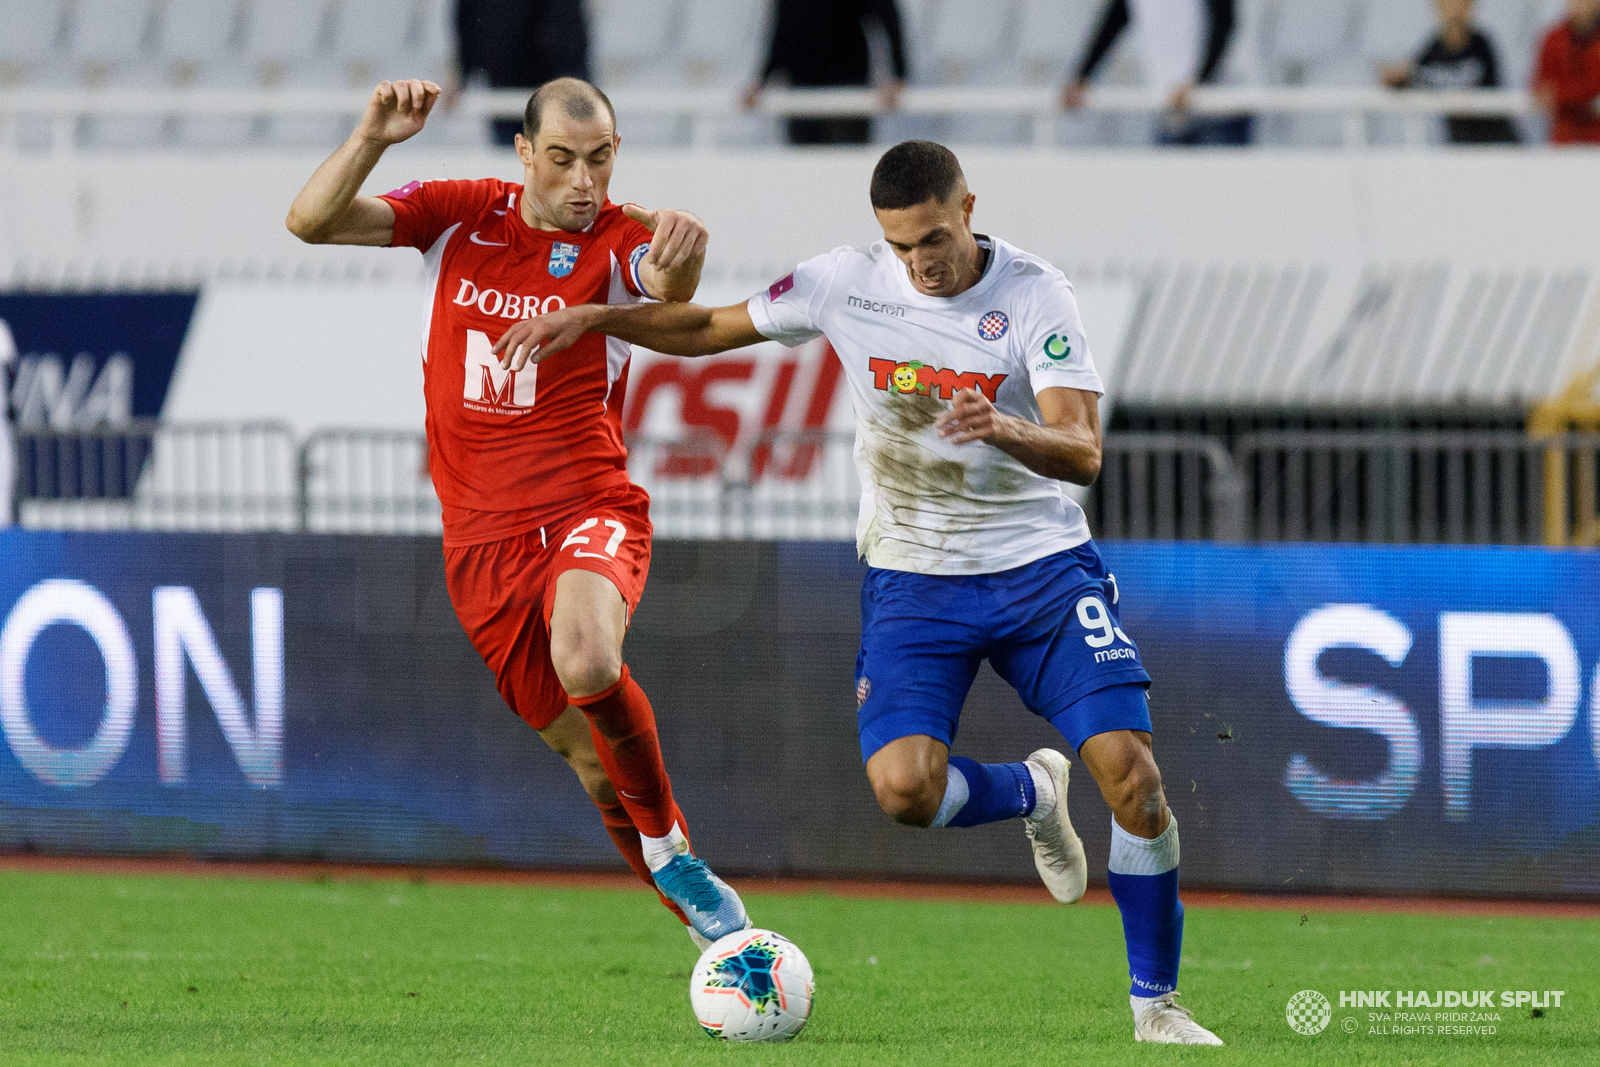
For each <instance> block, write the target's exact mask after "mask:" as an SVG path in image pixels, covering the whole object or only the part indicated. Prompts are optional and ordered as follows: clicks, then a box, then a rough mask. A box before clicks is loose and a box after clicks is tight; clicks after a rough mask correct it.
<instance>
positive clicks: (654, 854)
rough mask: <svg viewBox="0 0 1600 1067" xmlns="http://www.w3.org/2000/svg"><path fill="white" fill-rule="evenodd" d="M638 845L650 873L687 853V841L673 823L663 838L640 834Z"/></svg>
mask: <svg viewBox="0 0 1600 1067" xmlns="http://www.w3.org/2000/svg"><path fill="white" fill-rule="evenodd" d="M639 843H640V845H642V846H643V847H644V862H645V864H646V865H647V866H648V867H649V868H650V870H651V872H652V873H653V872H655V871H659V870H660V869H661V868H663V867H665V866H666V865H667V864H669V863H671V862H672V861H673V860H674V859H676V858H677V857H679V856H682V855H687V854H688V852H689V839H688V838H687V837H685V836H684V834H683V831H682V830H680V829H679V828H678V824H677V823H673V824H672V829H670V830H668V831H667V833H666V835H665V836H663V837H650V836H648V835H647V834H643V833H641V834H640V835H639Z"/></svg>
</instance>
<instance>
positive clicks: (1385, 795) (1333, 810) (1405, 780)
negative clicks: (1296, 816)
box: [1283, 604, 1422, 819]
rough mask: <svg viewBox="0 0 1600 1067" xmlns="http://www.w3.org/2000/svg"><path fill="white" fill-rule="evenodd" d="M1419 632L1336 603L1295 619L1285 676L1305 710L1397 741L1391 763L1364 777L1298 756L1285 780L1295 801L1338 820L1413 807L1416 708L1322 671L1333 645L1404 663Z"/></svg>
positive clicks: (1329, 722) (1418, 740) (1418, 738)
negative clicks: (1338, 774) (1334, 773)
mask: <svg viewBox="0 0 1600 1067" xmlns="http://www.w3.org/2000/svg"><path fill="white" fill-rule="evenodd" d="M1411 641H1412V638H1411V630H1410V629H1409V628H1408V627H1407V626H1406V625H1405V623H1403V622H1401V621H1400V620H1399V619H1397V618H1395V617H1394V616H1393V615H1390V614H1389V613H1388V612H1385V611H1379V610H1378V609H1377V608H1373V607H1369V606H1367V605H1366V604H1330V605H1328V606H1326V607H1322V608H1318V609H1317V610H1316V611H1313V612H1311V613H1310V614H1308V615H1306V616H1305V617H1304V618H1303V619H1301V620H1300V621H1299V622H1298V623H1297V624H1295V628H1294V632H1293V633H1291V634H1290V635H1289V640H1288V642H1287V643H1286V644H1285V646H1284V652H1283V681H1284V687H1285V688H1286V689H1287V690H1288V692H1289V699H1290V700H1292V701H1294V705H1295V707H1296V708H1298V709H1299V710H1300V714H1302V715H1304V716H1305V717H1306V718H1308V719H1310V720H1311V721H1313V722H1320V723H1322V724H1323V725H1325V726H1337V727H1341V728H1343V729H1346V730H1370V731H1371V732H1372V733H1375V734H1378V735H1379V736H1380V737H1382V738H1383V739H1384V740H1385V741H1387V742H1388V743H1389V762H1388V765H1387V766H1386V767H1385V768H1384V769H1383V771H1382V772H1381V773H1379V774H1378V775H1377V776H1376V777H1374V778H1371V779H1368V780H1367V781H1364V782H1350V781H1340V780H1337V779H1334V778H1331V777H1329V776H1328V775H1326V774H1324V773H1322V772H1321V771H1319V770H1317V769H1316V768H1315V767H1314V766H1312V764H1311V760H1310V759H1309V758H1308V757H1307V756H1305V755H1302V754H1299V753H1296V754H1295V755H1293V756H1290V757H1289V766H1288V767H1287V768H1286V769H1285V771H1284V774H1283V784H1284V786H1285V787H1287V788H1288V790H1289V792H1290V793H1292V794H1293V795H1294V797H1295V799H1297V800H1299V801H1300V803H1302V804H1304V805H1305V806H1306V807H1307V808H1310V809H1311V810H1312V811H1314V812H1316V813H1317V814H1319V815H1325V816H1327V817H1328V818H1330V819H1382V818H1386V817H1387V816H1389V815H1392V814H1393V813H1394V812H1396V811H1399V810H1400V809H1401V808H1402V807H1404V806H1405V803H1406V800H1407V799H1408V798H1409V797H1410V796H1411V793H1412V791H1413V790H1414V789H1416V787H1417V772H1418V771H1419V770H1420V769H1421V767H1422V735H1421V733H1420V732H1419V731H1418V729H1417V720H1416V718H1415V717H1414V716H1413V715H1412V714H1411V709H1410V708H1408V707H1406V705H1405V704H1404V703H1403V702H1402V701H1401V700H1400V699H1399V698H1397V697H1395V696H1393V695H1391V694H1389V693H1385V692H1383V691H1382V690H1380V689H1374V688H1372V687H1371V686H1365V685H1349V684H1347V683H1344V682H1336V681H1334V680H1332V679H1330V678H1328V677H1327V676H1326V675H1324V674H1323V673H1322V672H1321V671H1320V670H1318V669H1317V660H1318V659H1319V658H1321V656H1322V654H1323V653H1324V652H1326V651H1328V650H1329V649H1332V648H1360V649H1366V650H1368V651H1371V652H1376V653H1377V654H1378V655H1379V656H1382V657H1383V659H1384V661H1385V662H1387V663H1388V664H1389V665H1390V666H1393V667H1398V666H1399V665H1400V664H1401V663H1403V662H1404V661H1405V658H1406V656H1407V655H1408V654H1409V653H1410V651H1411Z"/></svg>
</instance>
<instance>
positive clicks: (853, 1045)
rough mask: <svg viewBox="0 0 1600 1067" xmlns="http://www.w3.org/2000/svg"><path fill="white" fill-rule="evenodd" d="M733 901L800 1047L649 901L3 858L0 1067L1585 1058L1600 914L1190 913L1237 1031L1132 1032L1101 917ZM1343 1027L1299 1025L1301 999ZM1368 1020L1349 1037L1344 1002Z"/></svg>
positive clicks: (958, 906)
mask: <svg viewBox="0 0 1600 1067" xmlns="http://www.w3.org/2000/svg"><path fill="white" fill-rule="evenodd" d="M746 900H747V902H748V903H749V905H750V910H751V914H752V915H753V917H754V918H755V920H756V922H757V923H758V924H759V925H762V926H767V927H771V928H773V929H776V930H779V931H781V932H782V933H784V934H786V935H788V936H789V937H791V938H793V939H794V940H795V941H796V942H797V943H798V944H800V946H801V947H802V948H804V949H805V950H806V952H807V954H808V955H809V956H810V958H811V961H812V964H813V965H814V967H815V969H816V974H817V983H818V992H817V1006H816V1011H815V1014H814V1015H813V1017H812V1020H811V1024H810V1026H809V1027H807V1029H806V1031H805V1033H803V1034H802V1035H801V1036H800V1038H799V1039H798V1040H797V1041H795V1042H794V1043H793V1044H791V1045H787V1046H751V1045H744V1046H735V1045H724V1044H722V1043H719V1042H714V1041H712V1040H711V1039H709V1038H707V1037H706V1036H705V1035H704V1034H703V1033H701V1031H700V1029H699V1027H698V1026H696V1025H695V1021H694V1018H693V1016H692V1014H691V1013H690V1010H689V1004H688V995H687V984H688V983H687V978H688V972H689V970H690V968H691V967H692V966H693V964H694V960H695V952H694V949H693V947H692V946H691V945H690V943H689V939H688V938H687V937H686V936H684V934H683V933H682V932H681V930H680V929H678V928H677V927H676V924H674V923H672V922H671V921H670V920H669V918H668V917H667V916H666V914H665V913H664V912H663V911H662V910H661V909H660V907H659V906H658V905H656V904H655V903H654V902H653V899H652V898H651V897H649V896H647V895H646V894H645V893H643V892H623V891H607V890H555V889H547V888H534V887H519V886H472V885H454V884H415V883H411V882H402V881H384V880H376V881H360V880H357V881H314V882H304V881H302V882H295V881H272V880H266V879H253V878H245V879H222V878H209V877H208V878H184V877H164V876H143V875H141V876H131V877H124V876H115V877H113V876H106V875H93V874H64V873H63V874H57V873H51V874H37V873H20V872H0V920H3V921H0V1062H3V1063H5V1064H8V1065H17V1064H88V1063H94V1064H119V1065H121V1064H297V1065H299V1064H341V1065H353V1064H382V1065H385V1067H390V1065H395V1064H454V1063H491V1064H561V1065H572V1064H590V1063H593V1064H608V1065H610V1064H696V1065H698V1064H719V1065H720V1064H788V1063H795V1064H806V1065H808V1067H809V1065H832V1064H840V1065H845V1064H848V1065H860V1064H963V1065H967V1064H973V1065H987V1064H996V1065H1006V1067H1017V1065H1026V1064H1043V1063H1059V1064H1072V1063H1090V1064H1120V1063H1140V1064H1147V1063H1173V1062H1183V1063H1189V1062H1205V1063H1218V1064H1251V1065H1254V1064H1279V1063H1281V1064H1296V1065H1300V1064H1346V1063H1351V1064H1354V1063H1371V1064H1432V1063H1449V1064H1456V1063H1466V1064H1478V1063H1483V1064H1488V1063H1495V1064H1501V1063H1529V1064H1562V1063H1592V1062H1594V1060H1593V1056H1594V1050H1595V1049H1596V1047H1600V1018H1597V1015H1596V1008H1597V1004H1600V924H1597V923H1594V922H1589V921H1584V920H1573V919H1548V918H1514V919H1513V918H1492V919H1491V918H1463V917H1461V916H1417V915H1393V914H1370V913H1362V914H1348V913H1339V912H1333V911H1318V912H1314V913H1310V914H1307V915H1305V916H1304V917H1302V915H1301V914H1299V913H1295V912H1285V911H1268V910H1261V911H1252V910H1201V909H1198V908H1191V909H1190V910H1189V913H1188V920H1187V929H1186V940H1185V945H1184V976H1183V980H1182V989H1183V992H1184V1000H1185V1002H1186V1003H1189V1004H1191V1005H1192V1006H1193V1008H1194V1009H1195V1012H1196V1015H1197V1017H1198V1018H1199V1019H1200V1020H1201V1021H1202V1022H1204V1023H1206V1024H1207V1025H1209V1026H1211V1027H1212V1028H1213V1029H1215V1030H1216V1031H1218V1033H1220V1034H1221V1035H1222V1037H1223V1038H1224V1040H1226V1041H1227V1042H1228V1043H1229V1044H1228V1047H1227V1048H1223V1049H1183V1048H1160V1047H1153V1046H1147V1045H1136V1044H1134V1042H1133V1039H1132V1027H1131V1023H1130V1021H1129V1014H1128V1008H1127V999H1126V994H1127V980H1126V978H1125V977H1124V972H1125V964H1124V959H1123V950H1122V937H1121V927H1120V920H1119V919H1118V916H1117V912H1116V910H1115V909H1114V908H1111V907H1106V906H1081V905H1080V906H1078V907H1073V908H1060V907H1048V906H1029V905H1005V904H976V903H939V902H927V901H917V902H906V901H892V900H881V899H853V898H843V897H838V896H833V895H827V894H823V893H814V894H807V895H786V896H762V895H759V894H748V895H747V896H746ZM1308 988H1309V989H1316V990H1319V991H1321V992H1322V993H1324V994H1325V995H1329V996H1330V997H1331V999H1332V1000H1333V1003H1334V1005H1335V1007H1334V1012H1333V1025H1331V1026H1329V1027H1328V1029H1327V1030H1325V1031H1324V1032H1322V1033H1321V1034H1319V1035H1317V1036H1315V1037H1302V1036H1300V1035H1299V1034H1296V1033H1295V1032H1293V1031H1292V1030H1290V1029H1289V1028H1288V1026H1287V1024H1286V1022H1285V1013H1284V1008H1285V1003H1286V1001H1287V1000H1288V998H1289V996H1290V995H1291V994H1293V993H1294V992H1296V991H1298V990H1301V989H1308ZM1395 988H1405V989H1429V990H1433V989H1452V988H1453V989H1479V988H1483V989H1490V988H1492V989H1495V990H1501V989H1512V990H1516V989H1563V990H1565V991H1566V996H1565V998H1564V999H1563V1001H1562V1004H1563V1006H1562V1007H1561V1008H1559V1009H1551V1010H1548V1011H1546V1012H1545V1013H1544V1014H1543V1015H1542V1016H1541V1017H1532V1013H1531V1012H1530V1010H1529V1009H1528V1008H1522V1009H1520V1010H1517V1009H1500V1011H1499V1014H1500V1019H1501V1021H1500V1022H1499V1023H1498V1024H1496V1029H1497V1031H1498V1032H1497V1033H1495V1034H1493V1035H1489V1036H1480V1037H1440V1036H1392V1035H1391V1036H1382V1035H1375V1034H1371V1033H1368V1032H1367V1029H1368V1025H1369V1024H1368V1022H1367V1021H1366V1020H1365V1018H1364V1016H1365V1015H1366V1012H1365V1011H1361V1012H1357V1011H1355V1010H1353V1009H1345V1010H1340V1009H1339V1008H1338V1006H1337V1005H1338V994H1337V991H1338V990H1340V989H1395ZM1357 1016H1361V1017H1363V1018H1361V1019H1360V1020H1359V1026H1358V1028H1357V1032H1356V1033H1354V1034H1351V1033H1346V1032H1344V1030H1343V1026H1342V1024H1343V1020H1344V1019H1345V1018H1354V1017H1357Z"/></svg>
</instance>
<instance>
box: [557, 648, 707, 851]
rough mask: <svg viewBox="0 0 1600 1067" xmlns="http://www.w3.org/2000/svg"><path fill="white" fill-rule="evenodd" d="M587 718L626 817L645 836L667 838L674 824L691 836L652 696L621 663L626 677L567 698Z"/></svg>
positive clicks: (595, 744)
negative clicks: (674, 789)
mask: <svg viewBox="0 0 1600 1067" xmlns="http://www.w3.org/2000/svg"><path fill="white" fill-rule="evenodd" d="M568 699H570V700H571V701H572V703H573V704H574V705H575V706H576V707H577V708H579V709H580V710H581V711H582V712H583V713H584V714H585V715H587V716H588V717H589V732H590V733H591V734H593V736H594V748H595V752H596V753H597V754H598V755H599V757H600V766H602V767H604V768H605V771H606V777H608V778H610V779H611V784H612V785H613V786H614V787H616V790H617V797H618V799H620V800H621V801H622V806H623V807H624V808H627V809H628V816H629V817H630V818H631V819H632V820H633V825H634V826H636V827H638V828H639V832H640V833H642V834H644V835H645V836H647V837H666V836H667V834H668V833H670V832H671V831H672V824H673V823H677V824H678V829H679V830H681V831H683V833H685V834H687V833H688V832H689V828H688V827H687V826H685V825H684V822H683V813H682V812H681V811H679V810H678V805H677V803H676V802H675V801H674V800H673V799H672V782H671V781H670V780H669V779H668V778H667V767H666V764H664V763H662V762H661V742H660V740H659V739H658V738H657V737H656V716H655V712H653V711H652V710H651V709H650V699H649V698H648V697H646V696H645V695H644V690H643V689H640V688H639V683H637V682H635V681H634V680H633V676H632V675H630V674H629V673H628V666H627V664H623V666H622V677H620V678H618V679H617V680H616V682H615V683H614V684H613V685H611V686H610V687H609V688H607V689H603V690H601V691H600V692H598V693H596V694H594V695H593V696H587V697H569V698H568Z"/></svg>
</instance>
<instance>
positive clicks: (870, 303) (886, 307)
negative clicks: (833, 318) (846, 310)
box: [844, 293, 907, 319]
mask: <svg viewBox="0 0 1600 1067" xmlns="http://www.w3.org/2000/svg"><path fill="white" fill-rule="evenodd" d="M844 302H845V303H846V304H848V305H850V306H851V307H853V308H860V309H861V310H862V311H873V312H877V313H878V314H879V315H892V316H894V317H895V318H897V319H903V318H905V317H906V310H907V309H906V306H905V305H904V304H888V303H884V302H883V301H881V300H868V299H866V298H865V297H860V296H856V295H855V294H854V293H851V294H850V295H849V296H847V297H845V300H844Z"/></svg>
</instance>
